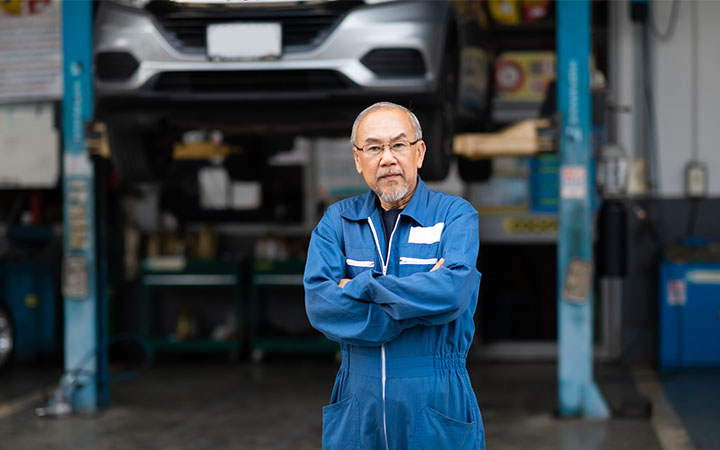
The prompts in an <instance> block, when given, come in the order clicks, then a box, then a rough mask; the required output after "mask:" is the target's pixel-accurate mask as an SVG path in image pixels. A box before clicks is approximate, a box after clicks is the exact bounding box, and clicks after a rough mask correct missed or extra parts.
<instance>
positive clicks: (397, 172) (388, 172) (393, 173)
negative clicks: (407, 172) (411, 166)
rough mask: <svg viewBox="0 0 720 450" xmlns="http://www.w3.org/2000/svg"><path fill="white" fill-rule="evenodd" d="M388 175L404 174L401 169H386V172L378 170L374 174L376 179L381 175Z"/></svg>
mask: <svg viewBox="0 0 720 450" xmlns="http://www.w3.org/2000/svg"><path fill="white" fill-rule="evenodd" d="M390 175H400V176H404V174H403V171H402V170H388V171H387V172H378V174H377V175H376V176H375V178H376V179H380V178H382V177H387V176H390Z"/></svg>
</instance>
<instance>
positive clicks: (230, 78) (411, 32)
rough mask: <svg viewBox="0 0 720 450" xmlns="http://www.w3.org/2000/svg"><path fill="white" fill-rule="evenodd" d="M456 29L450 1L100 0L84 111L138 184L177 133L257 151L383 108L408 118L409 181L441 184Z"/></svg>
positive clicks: (153, 171) (459, 35) (333, 131)
mask: <svg viewBox="0 0 720 450" xmlns="http://www.w3.org/2000/svg"><path fill="white" fill-rule="evenodd" d="M462 29H463V26H462V24H461V22H460V21H459V18H458V15H457V13H456V10H455V7H454V5H453V3H452V2H449V1H387V0H364V1H357V0H343V1H332V0H304V1H303V0H301V1H288V0H106V1H104V2H102V3H101V6H100V8H99V11H98V13H97V18H96V28H95V33H96V36H95V71H96V72H95V73H96V98H97V107H96V115H97V116H98V117H99V118H101V119H102V120H104V121H105V122H106V123H107V124H108V136H109V138H110V145H111V148H112V151H113V154H114V155H115V158H116V164H118V166H119V167H118V169H119V170H120V172H125V174H126V175H132V176H133V178H148V177H153V176H156V175H157V171H158V169H160V168H161V167H162V166H163V165H164V164H166V163H167V158H168V155H169V148H171V145H172V142H174V141H176V140H178V139H179V136H181V134H182V133H183V132H185V131H187V130H190V129H195V128H203V127H212V128H213V129H219V130H222V131H223V133H224V136H225V139H226V140H235V141H238V142H241V143H247V142H249V143H251V145H252V147H253V148H254V149H259V150H261V151H264V152H267V153H268V154H269V153H271V152H273V151H277V150H282V148H281V147H283V145H282V142H289V141H283V139H282V138H283V137H291V136H295V135H304V136H320V135H325V136H327V135H347V134H349V129H350V125H351V123H352V119H353V118H354V117H355V115H356V114H357V113H358V112H359V111H360V110H361V109H362V108H364V107H365V106H367V105H369V104H370V102H373V101H377V100H381V99H382V100H390V101H395V102H398V103H400V104H403V105H406V106H409V107H410V108H411V109H413V110H414V111H415V112H416V113H417V114H418V116H419V118H420V120H421V123H422V124H423V126H424V139H425V141H426V143H427V147H428V154H427V156H426V160H425V165H424V167H423V171H422V172H421V175H422V176H423V177H424V178H425V179H428V180H437V179H442V178H444V177H445V175H446V174H447V171H448V165H449V160H450V155H451V144H452V134H453V131H454V124H455V116H456V110H457V101H458V74H459V71H460V68H459V61H460V57H459V55H460V51H459V49H460V48H461V46H462V45H463V41H464V39H465V38H466V37H465V36H464V34H463V31H462ZM121 175H122V173H121Z"/></svg>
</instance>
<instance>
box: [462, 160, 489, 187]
mask: <svg viewBox="0 0 720 450" xmlns="http://www.w3.org/2000/svg"><path fill="white" fill-rule="evenodd" d="M458 174H459V175H460V179H461V180H463V181H468V182H472V181H485V180H487V179H488V178H490V177H491V176H492V160H491V159H469V158H465V157H463V156H461V157H458Z"/></svg>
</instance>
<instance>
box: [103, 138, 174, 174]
mask: <svg viewBox="0 0 720 450" xmlns="http://www.w3.org/2000/svg"><path fill="white" fill-rule="evenodd" d="M107 138H108V144H109V146H110V154H111V159H112V162H113V164H114V166H115V170H117V172H118V176H119V177H120V179H122V180H123V181H155V180H157V179H160V178H162V177H163V175H164V174H165V173H166V172H167V170H168V167H169V165H170V163H171V161H172V145H168V144H163V143H161V142H159V141H157V140H154V139H153V136H151V135H148V134H145V133H140V132H137V131H135V130H129V129H123V128H113V127H108V130H107Z"/></svg>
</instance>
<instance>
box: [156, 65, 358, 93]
mask: <svg viewBox="0 0 720 450" xmlns="http://www.w3.org/2000/svg"><path fill="white" fill-rule="evenodd" d="M349 87H351V82H350V81H348V80H347V79H346V78H345V77H343V76H342V75H341V74H339V73H337V72H333V71H331V70H254V71H242V72H231V71H210V72H204V71H201V72H168V73H161V74H159V75H158V76H156V77H155V78H153V79H152V80H151V81H150V82H149V84H148V86H147V88H148V89H151V90H153V91H157V92H171V93H176V94H248V93H249V94H258V95H259V94H263V93H268V92H272V93H288V92H329V91H337V90H343V89H347V88H349Z"/></svg>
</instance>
